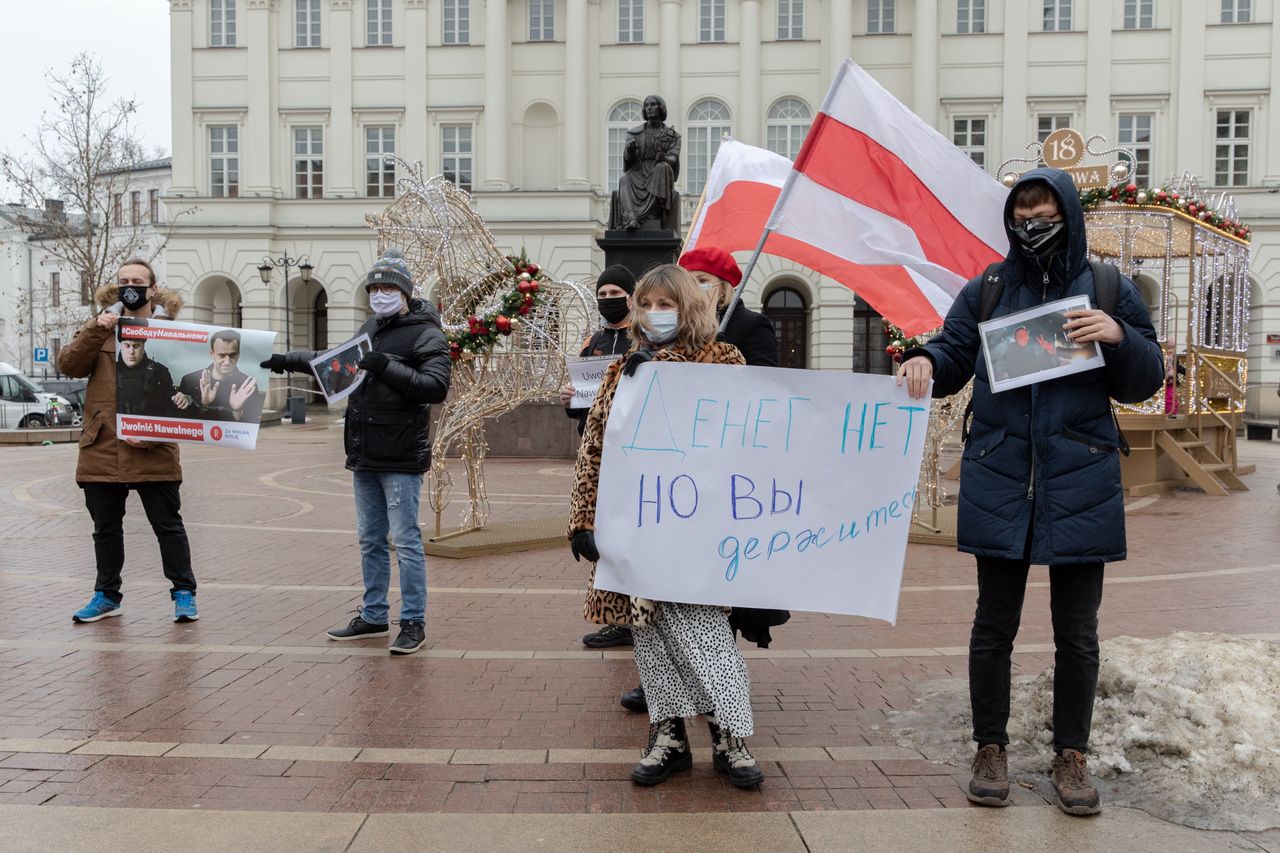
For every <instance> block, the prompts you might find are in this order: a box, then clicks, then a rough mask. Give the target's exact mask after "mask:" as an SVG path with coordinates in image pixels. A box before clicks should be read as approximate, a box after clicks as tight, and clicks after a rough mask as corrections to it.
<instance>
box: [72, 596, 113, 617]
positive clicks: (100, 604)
mask: <svg viewBox="0 0 1280 853" xmlns="http://www.w3.org/2000/svg"><path fill="white" fill-rule="evenodd" d="M122 612H123V611H121V609H120V602H118V601H112V600H111V599H110V598H107V596H106V594H105V593H101V592H95V593H94V594H93V598H91V599H89V603H88V604H86V605H85V606H84V607H81V608H80V609H79V610H77V611H76V612H75V613H72V614H71V621H72V622H97V621H98V620H99V619H106V618H107V617H108V616H119V615H120V614H121V613H122Z"/></svg>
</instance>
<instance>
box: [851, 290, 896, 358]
mask: <svg viewBox="0 0 1280 853" xmlns="http://www.w3.org/2000/svg"><path fill="white" fill-rule="evenodd" d="M888 345H889V339H888V338H887V337H886V336H885V333H884V318H883V317H881V316H880V312H879V311H877V310H876V309H874V308H872V307H871V306H870V305H868V304H867V303H866V302H864V301H862V300H861V299H859V300H857V302H856V303H855V304H854V309H853V372H854V373H877V374H880V375H883V376H888V375H890V374H892V373H893V356H891V355H889V353H887V352H885V348H886V347H887V346H888Z"/></svg>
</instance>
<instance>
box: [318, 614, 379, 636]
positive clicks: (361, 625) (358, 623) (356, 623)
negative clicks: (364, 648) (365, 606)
mask: <svg viewBox="0 0 1280 853" xmlns="http://www.w3.org/2000/svg"><path fill="white" fill-rule="evenodd" d="M324 635H325V636H326V637H328V638H329V639H330V640H365V639H368V638H369V637H387V636H390V635H391V628H390V627H389V626H388V625H375V624H374V623H372V622H366V621H364V619H362V618H361V617H359V616H357V617H356V618H354V619H352V620H351V621H350V622H349V623H347V625H346V627H344V628H330V629H329V630H328V631H325V632H324Z"/></svg>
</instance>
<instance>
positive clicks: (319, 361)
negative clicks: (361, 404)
mask: <svg viewBox="0 0 1280 853" xmlns="http://www.w3.org/2000/svg"><path fill="white" fill-rule="evenodd" d="M372 349H373V344H372V343H371V342H370V341H369V336H368V335H359V336H357V337H354V338H352V339H351V340H349V341H347V342H345V343H341V344H338V345H337V346H336V347H334V348H333V349H329V350H325V351H324V352H322V353H320V354H319V355H318V356H316V357H315V358H313V359H311V361H310V365H311V372H312V374H314V375H315V377H316V382H317V383H319V385H320V392H321V393H322V394H324V399H325V402H327V403H336V402H338V401H339V400H345V399H346V398H347V397H348V396H350V395H351V392H353V391H355V390H356V389H357V388H359V387H360V383H361V382H363V381H364V371H363V370H361V369H360V368H359V367H358V366H357V365H359V364H360V359H362V358H364V357H365V354H367V353H368V352H369V351H370V350H372Z"/></svg>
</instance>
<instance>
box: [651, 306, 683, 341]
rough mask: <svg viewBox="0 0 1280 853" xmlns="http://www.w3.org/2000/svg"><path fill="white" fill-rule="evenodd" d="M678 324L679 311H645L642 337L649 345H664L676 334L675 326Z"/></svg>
mask: <svg viewBox="0 0 1280 853" xmlns="http://www.w3.org/2000/svg"><path fill="white" fill-rule="evenodd" d="M679 322H680V312H679V311H646V312H645V313H644V336H645V337H646V338H648V339H649V341H650V342H651V343H655V344H660V343H665V342H666V341H668V340H670V339H671V337H672V336H673V335H674V334H675V333H676V325H677V324H678V323H679Z"/></svg>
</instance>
